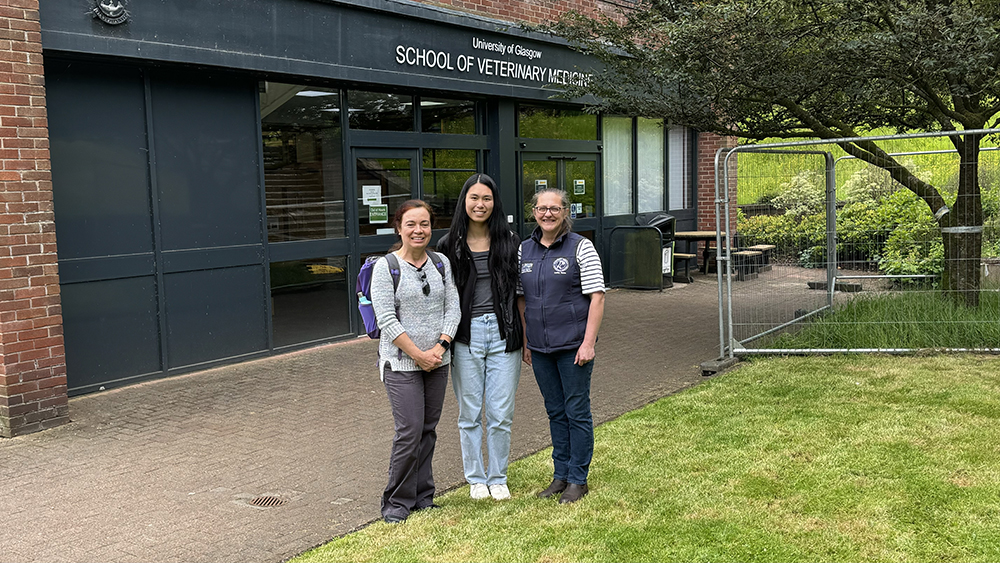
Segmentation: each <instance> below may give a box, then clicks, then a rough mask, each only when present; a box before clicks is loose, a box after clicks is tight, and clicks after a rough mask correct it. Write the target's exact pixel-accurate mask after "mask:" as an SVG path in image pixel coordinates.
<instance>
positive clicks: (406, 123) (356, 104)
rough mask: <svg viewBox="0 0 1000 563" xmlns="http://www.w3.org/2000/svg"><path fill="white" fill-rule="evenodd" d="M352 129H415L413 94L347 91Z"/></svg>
mask: <svg viewBox="0 0 1000 563" xmlns="http://www.w3.org/2000/svg"><path fill="white" fill-rule="evenodd" d="M347 104H348V108H349V109H348V110H347V111H348V114H347V115H348V116H349V122H350V127H351V129H367V130H370V131H413V96H405V95H400V94H387V93H383V92H362V91H359V90H350V91H348V92H347Z"/></svg>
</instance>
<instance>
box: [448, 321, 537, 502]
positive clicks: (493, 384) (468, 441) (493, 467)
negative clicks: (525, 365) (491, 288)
mask: <svg viewBox="0 0 1000 563" xmlns="http://www.w3.org/2000/svg"><path fill="white" fill-rule="evenodd" d="M506 345H507V343H506V341H504V340H503V339H501V337H500V327H499V325H498V324H497V316H496V315H495V314H493V313H488V314H486V315H482V316H479V317H476V318H474V319H472V321H471V328H470V332H469V344H462V343H461V342H456V343H455V347H454V350H455V354H454V356H453V357H452V361H451V385H452V388H453V389H454V390H455V397H456V398H457V399H458V433H459V437H460V439H461V442H462V465H463V467H464V469H465V480H466V481H468V482H469V483H470V484H476V483H483V484H486V485H500V484H505V483H507V464H508V462H509V461H510V427H511V424H512V423H513V421H514V393H515V392H516V391H517V384H518V381H520V379H521V351H520V350H516V351H514V352H504V348H505V347H506ZM484 412H485V414H486V453H487V456H488V459H489V462H488V463H489V466H488V468H487V467H484V465H483V413H484Z"/></svg>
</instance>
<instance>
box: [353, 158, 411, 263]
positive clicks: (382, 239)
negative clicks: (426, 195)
mask: <svg viewBox="0 0 1000 563" xmlns="http://www.w3.org/2000/svg"><path fill="white" fill-rule="evenodd" d="M417 159H418V154H417V151H416V150H408V149H355V150H354V182H355V188H356V198H355V212H356V215H355V216H356V217H357V218H358V250H359V251H360V253H361V255H362V256H361V259H362V260H364V257H365V255H367V254H372V253H385V252H386V251H387V250H388V249H389V247H390V246H392V245H393V244H394V243H395V241H396V235H395V232H394V231H393V229H392V217H393V215H394V214H395V213H396V210H397V209H398V208H399V206H400V205H401V204H402V203H403V202H404V201H406V200H408V199H411V198H414V197H417V178H418V164H419V163H418V160H417Z"/></svg>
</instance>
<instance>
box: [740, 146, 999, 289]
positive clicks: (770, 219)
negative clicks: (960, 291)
mask: <svg viewBox="0 0 1000 563" xmlns="http://www.w3.org/2000/svg"><path fill="white" fill-rule="evenodd" d="M911 166H912V169H913V170H915V171H918V172H919V170H920V169H919V168H918V167H916V166H913V165H912V164H911ZM822 182H823V178H822V176H820V175H818V174H815V173H812V172H804V173H802V174H799V175H798V176H796V177H795V178H794V179H793V181H791V182H788V183H786V184H784V185H783V186H782V187H783V190H784V191H783V192H782V193H781V194H779V195H778V196H776V197H774V198H773V199H772V200H771V202H772V205H774V206H775V207H777V208H779V209H783V210H785V214H784V215H781V216H761V215H757V216H747V215H745V214H738V216H737V231H738V232H739V233H740V235H741V237H743V240H744V241H745V244H746V245H752V244H762V243H763V244H775V245H777V246H778V248H779V249H778V251H777V253H776V254H777V255H778V256H785V257H789V258H794V259H795V260H796V261H797V262H798V264H799V265H801V266H803V267H806V268H819V267H823V266H825V264H826V262H827V257H826V246H825V245H826V233H825V230H826V219H825V215H824V213H825V212H824V210H823V200H822V187H821V186H822V185H823V184H822ZM993 189H997V188H993ZM839 193H840V195H841V196H842V197H841V200H840V204H841V207H840V209H838V210H837V261H838V263H840V264H843V265H846V266H851V267H857V268H867V267H872V266H875V265H877V266H878V268H879V269H880V270H881V271H882V272H883V273H886V274H891V275H918V274H919V275H937V274H940V273H941V272H942V271H943V270H944V250H943V245H942V243H941V233H940V229H939V227H938V225H937V223H936V222H935V221H934V218H933V217H932V215H931V213H930V210H929V209H928V208H927V205H926V203H925V202H924V201H923V200H921V199H920V198H918V197H917V196H916V195H914V194H913V193H912V192H910V191H908V190H904V189H899V186H898V184H896V183H895V182H894V181H892V180H891V178H889V176H888V173H887V172H885V171H883V170H879V169H875V168H872V167H864V168H861V169H859V170H857V171H856V172H855V173H854V174H852V175H851V177H850V178H848V179H847V180H846V181H845V182H844V186H843V188H841V189H840V190H839ZM995 195H996V196H1000V194H995ZM994 208H996V209H997V210H998V211H1000V207H997V206H990V207H987V209H989V210H993V209H994ZM990 224H991V225H994V228H995V229H996V231H997V233H998V234H1000V218H991V222H990ZM990 240H995V239H990ZM998 250H1000V248H998Z"/></svg>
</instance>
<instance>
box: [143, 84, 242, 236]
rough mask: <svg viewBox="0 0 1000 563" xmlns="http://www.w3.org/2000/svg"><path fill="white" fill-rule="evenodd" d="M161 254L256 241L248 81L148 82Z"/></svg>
mask: <svg viewBox="0 0 1000 563" xmlns="http://www.w3.org/2000/svg"><path fill="white" fill-rule="evenodd" d="M151 87H152V108H153V112H152V114H153V123H152V127H151V129H152V135H153V139H154V142H155V147H156V170H155V174H156V180H157V190H158V192H159V193H158V197H159V216H160V236H161V239H162V245H163V249H164V250H177V249H186V248H206V247H213V246H230V245H242V244H254V243H261V242H262V241H261V223H260V217H261V209H260V185H259V182H260V176H259V171H258V167H257V163H258V159H257V157H258V148H257V145H259V144H260V137H259V136H258V135H257V126H256V122H257V119H258V117H257V115H256V113H255V111H256V110H255V107H256V103H255V100H254V98H255V96H256V83H254V82H251V81H248V80H242V81H236V80H233V79H229V78H227V77H215V76H206V75H204V74H199V75H197V76H193V75H191V76H171V75H163V76H154V77H153V78H152V80H151Z"/></svg>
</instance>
